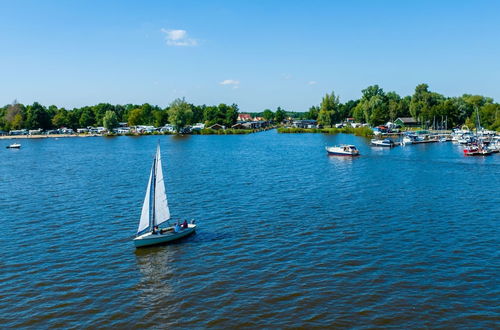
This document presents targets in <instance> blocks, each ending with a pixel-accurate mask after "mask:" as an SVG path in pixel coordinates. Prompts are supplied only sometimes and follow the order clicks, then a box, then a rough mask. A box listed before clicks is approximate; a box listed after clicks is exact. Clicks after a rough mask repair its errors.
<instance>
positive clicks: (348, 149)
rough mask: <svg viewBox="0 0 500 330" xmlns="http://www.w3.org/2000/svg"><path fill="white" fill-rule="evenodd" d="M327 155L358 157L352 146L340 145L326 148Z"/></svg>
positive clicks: (357, 152)
mask: <svg viewBox="0 0 500 330" xmlns="http://www.w3.org/2000/svg"><path fill="white" fill-rule="evenodd" d="M325 149H326V151H327V152H328V154H329V155H336V156H359V150H358V149H357V148H356V146H354V145H352V144H341V145H338V146H333V147H326V148H325Z"/></svg>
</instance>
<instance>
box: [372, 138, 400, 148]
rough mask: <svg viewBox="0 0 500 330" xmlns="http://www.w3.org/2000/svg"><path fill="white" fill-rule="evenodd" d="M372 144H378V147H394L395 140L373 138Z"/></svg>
mask: <svg viewBox="0 0 500 330" xmlns="http://www.w3.org/2000/svg"><path fill="white" fill-rule="evenodd" d="M371 143H372V145H374V146H377V147H389V148H391V147H394V146H395V144H394V141H392V140H391V139H383V140H377V139H372V140H371Z"/></svg>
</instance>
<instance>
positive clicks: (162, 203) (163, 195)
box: [153, 144, 170, 226]
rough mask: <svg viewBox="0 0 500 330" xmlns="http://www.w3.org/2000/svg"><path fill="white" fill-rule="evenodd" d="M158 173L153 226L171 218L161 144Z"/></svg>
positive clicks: (156, 176) (158, 154)
mask: <svg viewBox="0 0 500 330" xmlns="http://www.w3.org/2000/svg"><path fill="white" fill-rule="evenodd" d="M155 169H156V174H155V196H154V208H155V210H154V219H153V226H158V225H160V224H162V223H163V222H165V221H167V220H168V219H170V210H169V208H168V201H167V192H166V190H165V182H164V180H163V170H162V166H161V153H160V145H159V144H158V148H157V150H156V166H155Z"/></svg>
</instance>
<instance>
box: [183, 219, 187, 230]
mask: <svg viewBox="0 0 500 330" xmlns="http://www.w3.org/2000/svg"><path fill="white" fill-rule="evenodd" d="M187 227H188V222H187V220H184V222H183V223H182V228H183V229H187Z"/></svg>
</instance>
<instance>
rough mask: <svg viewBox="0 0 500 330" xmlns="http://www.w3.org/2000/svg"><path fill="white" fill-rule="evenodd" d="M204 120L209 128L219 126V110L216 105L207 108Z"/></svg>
mask: <svg viewBox="0 0 500 330" xmlns="http://www.w3.org/2000/svg"><path fill="white" fill-rule="evenodd" d="M204 119H205V120H204V121H205V125H207V126H212V125H214V124H217V123H218V121H219V108H218V107H217V106H214V105H211V106H208V107H205V113H204Z"/></svg>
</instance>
